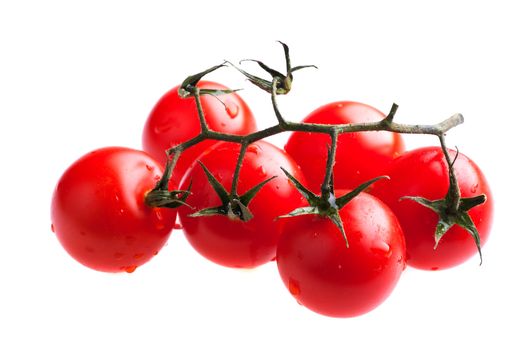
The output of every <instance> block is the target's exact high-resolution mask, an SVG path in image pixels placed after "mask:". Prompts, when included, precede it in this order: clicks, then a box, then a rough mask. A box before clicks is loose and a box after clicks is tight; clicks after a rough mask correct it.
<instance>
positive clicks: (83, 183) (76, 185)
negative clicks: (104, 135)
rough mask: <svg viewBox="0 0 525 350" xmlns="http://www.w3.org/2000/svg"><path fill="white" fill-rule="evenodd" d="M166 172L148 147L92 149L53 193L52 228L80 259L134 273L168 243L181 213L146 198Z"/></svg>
mask: <svg viewBox="0 0 525 350" xmlns="http://www.w3.org/2000/svg"><path fill="white" fill-rule="evenodd" d="M161 174H162V172H161V170H160V165H159V164H158V163H157V162H156V161H155V160H154V159H153V158H151V157H150V156H149V155H147V154H146V153H144V152H142V151H137V150H132V149H128V148H121V147H108V148H102V149H99V150H96V151H94V152H91V153H88V154H86V155H85V156H83V157H81V158H80V159H78V160H77V161H76V162H75V163H73V164H72V165H71V166H70V167H69V168H68V169H67V170H66V171H65V172H64V174H63V175H62V177H61V178H60V180H59V181H58V184H57V186H56V188H55V191H54V193H53V199H52V204H51V219H52V228H53V229H54V232H55V233H56V236H57V238H58V240H59V241H60V243H61V244H62V246H63V247H64V248H65V249H66V251H67V252H68V253H69V254H70V255H71V256H72V257H73V258H75V259H76V260H77V261H79V262H80V263H82V264H84V265H85V266H87V267H90V268H92V269H95V270H99V271H105V272H121V271H126V272H133V271H134V270H135V268H136V267H138V266H140V265H142V264H144V263H145V262H147V261H148V260H150V259H151V258H152V257H153V256H154V255H156V254H157V253H158V251H159V250H160V249H161V248H162V247H163V246H164V244H165V243H166V240H167V239H168V237H169V235H170V232H171V229H172V227H173V223H174V221H175V217H176V211H175V210H173V209H163V208H150V207H148V206H146V204H145V201H144V198H145V195H146V194H147V192H148V191H149V190H151V189H152V188H153V187H154V186H155V184H156V182H157V181H158V179H159V178H160V176H161Z"/></svg>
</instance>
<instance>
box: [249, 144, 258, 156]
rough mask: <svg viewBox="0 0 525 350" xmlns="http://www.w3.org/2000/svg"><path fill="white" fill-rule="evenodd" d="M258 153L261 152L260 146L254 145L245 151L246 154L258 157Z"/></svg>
mask: <svg viewBox="0 0 525 350" xmlns="http://www.w3.org/2000/svg"><path fill="white" fill-rule="evenodd" d="M260 151H261V146H259V145H256V144H251V145H249V146H248V148H247V149H246V152H248V153H253V154H255V155H258V154H259V152H260Z"/></svg>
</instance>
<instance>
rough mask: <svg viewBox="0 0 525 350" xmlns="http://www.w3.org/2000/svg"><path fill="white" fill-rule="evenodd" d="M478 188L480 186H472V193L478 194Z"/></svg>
mask: <svg viewBox="0 0 525 350" xmlns="http://www.w3.org/2000/svg"><path fill="white" fill-rule="evenodd" d="M478 187H479V184H475V185H472V186H471V187H470V192H471V193H476V191H477V190H478Z"/></svg>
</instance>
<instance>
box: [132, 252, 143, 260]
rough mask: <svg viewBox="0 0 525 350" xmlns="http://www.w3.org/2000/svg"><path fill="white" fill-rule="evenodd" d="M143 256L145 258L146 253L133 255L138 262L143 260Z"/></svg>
mask: <svg viewBox="0 0 525 350" xmlns="http://www.w3.org/2000/svg"><path fill="white" fill-rule="evenodd" d="M143 256H144V253H137V254H135V255H133V259H135V260H138V259H140V258H142V257H143Z"/></svg>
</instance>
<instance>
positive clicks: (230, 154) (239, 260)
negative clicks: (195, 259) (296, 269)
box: [180, 141, 304, 268]
mask: <svg viewBox="0 0 525 350" xmlns="http://www.w3.org/2000/svg"><path fill="white" fill-rule="evenodd" d="M239 151H240V146H239V145H238V144H234V143H227V142H224V143H219V144H217V145H216V146H214V147H212V148H210V149H208V150H207V151H205V152H204V153H203V154H202V155H201V157H200V158H199V160H200V161H201V162H202V163H203V164H204V165H205V166H206V167H207V168H208V169H209V171H210V172H211V173H212V174H213V175H214V176H215V178H216V179H217V180H218V181H219V182H220V183H222V185H223V186H224V187H225V189H226V190H227V191H229V190H230V188H231V185H232V178H233V172H234V169H235V165H236V162H237V158H238V155H239ZM281 166H282V167H283V168H285V169H287V170H288V171H289V172H290V173H291V174H292V175H293V176H295V177H296V178H297V179H298V180H300V181H304V178H303V175H302V173H301V171H300V169H299V167H298V166H297V164H296V163H295V162H294V161H293V159H292V158H291V157H290V156H288V155H287V154H286V153H285V152H284V151H282V150H281V149H279V148H277V147H275V146H273V145H271V144H269V143H267V142H265V141H258V142H256V143H254V144H251V145H250V146H248V149H247V151H246V155H245V158H244V161H243V164H242V168H241V172H240V176H239V183H238V193H239V194H240V195H242V194H244V193H245V192H246V191H248V190H249V189H251V188H252V187H254V186H255V185H257V184H259V183H261V182H262V181H264V180H266V179H268V178H270V177H272V176H277V178H275V179H273V180H271V181H270V182H269V183H267V184H266V185H264V187H262V189H261V190H260V191H259V192H258V193H257V195H256V196H255V198H254V199H253V200H252V201H251V202H250V204H249V205H248V208H249V209H250V210H251V212H252V214H253V216H254V217H253V218H252V219H251V220H249V221H246V222H243V221H241V220H238V219H236V220H232V219H229V218H228V217H226V216H222V215H221V216H206V217H189V216H188V215H189V214H191V213H193V212H195V211H198V210H201V209H204V208H209V207H216V206H219V205H221V201H220V199H219V197H218V195H217V194H216V193H215V192H214V190H213V189H212V187H211V185H210V184H209V182H208V179H207V177H206V175H205V173H204V171H203V169H202V168H201V166H200V165H199V164H198V163H194V165H193V166H192V167H191V168H190V170H188V172H187V173H186V175H185V176H184V179H183V180H182V186H183V188H186V187H187V186H188V185H189V182H190V181H192V183H193V187H192V188H193V189H198V190H193V191H192V192H193V193H192V194H191V195H190V196H189V197H188V200H187V203H188V204H189V205H190V206H192V207H194V208H195V209H194V210H192V209H189V208H187V207H185V206H184V207H181V208H180V221H181V224H182V227H183V231H184V233H185V235H186V237H187V239H188V241H189V242H190V243H191V245H192V246H193V247H194V248H195V249H196V250H197V251H198V252H199V253H200V254H201V255H203V256H204V257H206V258H207V259H209V260H211V261H213V262H215V263H217V264H220V265H224V266H228V267H241V268H251V267H255V266H258V265H261V264H264V263H266V262H268V261H270V260H272V259H274V258H275V249H276V244H277V240H278V238H279V236H280V234H281V226H282V222H281V221H280V220H276V218H277V217H278V216H279V215H284V214H287V213H288V212H290V211H292V210H293V209H295V208H297V207H298V206H300V205H302V203H303V202H302V199H301V195H300V194H299V193H298V192H297V190H296V189H295V188H294V187H293V185H292V184H291V183H290V181H288V179H287V178H286V176H285V174H284V173H283V172H282V170H281V169H280V167H281Z"/></svg>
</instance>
